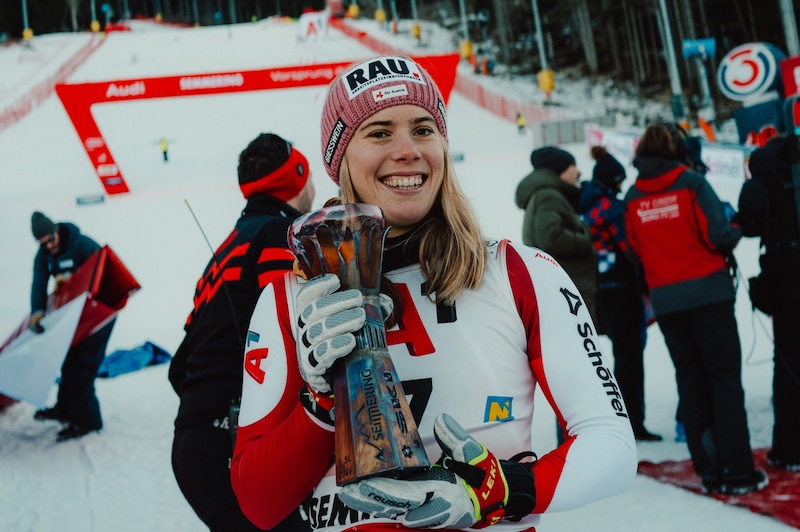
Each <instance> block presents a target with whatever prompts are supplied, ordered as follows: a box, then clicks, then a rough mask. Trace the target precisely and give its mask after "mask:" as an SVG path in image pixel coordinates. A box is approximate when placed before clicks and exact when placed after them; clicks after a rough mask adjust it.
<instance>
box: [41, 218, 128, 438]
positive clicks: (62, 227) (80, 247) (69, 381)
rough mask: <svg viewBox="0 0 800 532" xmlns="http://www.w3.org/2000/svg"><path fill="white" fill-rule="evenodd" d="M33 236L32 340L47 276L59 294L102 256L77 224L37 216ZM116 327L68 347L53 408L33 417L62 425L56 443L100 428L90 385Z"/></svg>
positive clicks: (44, 301)
mask: <svg viewBox="0 0 800 532" xmlns="http://www.w3.org/2000/svg"><path fill="white" fill-rule="evenodd" d="M31 230H32V232H33V236H34V238H36V240H38V241H39V250H38V251H37V252H36V257H35V258H34V259H33V283H32V285H31V317H30V320H29V321H28V328H29V329H30V330H31V331H33V332H34V333H36V334H42V333H43V332H45V331H44V327H42V325H41V323H40V322H41V321H42V318H44V315H45V311H46V310H47V285H48V282H49V281H50V276H51V275H52V276H53V277H55V289H54V291H55V292H57V291H58V289H59V288H60V286H61V284H62V283H63V282H64V281H66V280H67V279H69V278H70V277H71V276H72V274H73V273H74V272H75V271H76V270H78V268H80V267H81V266H83V264H84V263H85V262H86V261H87V260H88V259H89V257H91V256H92V255H93V254H94V253H95V252H97V251H98V250H100V245H99V244H98V243H97V242H95V241H94V240H92V239H91V238H89V237H88V236H86V235H84V234H82V233H81V230H80V229H79V228H78V226H76V225H75V224H71V223H68V222H60V223H57V224H56V223H53V221H52V220H50V218H48V217H47V216H45V215H44V214H42V213H41V212H34V213H33V216H31ZM114 323H116V318H113V319H111V321H109V322H108V323H106V324H105V325H103V326H102V327H100V328H99V329H98V330H97V331H95V332H94V333H92V334H91V335H90V336H89V337H88V338H86V339H84V340H83V341H81V342H80V343H78V344H77V345H74V346H72V347H70V349H69V351H68V352H67V356H66V358H65V359H64V363H63V364H62V366H61V382H60V383H59V385H58V397H57V399H56V404H55V406H53V407H50V408H44V409H42V410H37V411H36V413H35V414H34V416H33V417H34V419H37V420H40V421H46V420H55V421H60V422H61V423H65V424H66V426H65V427H64V428H63V429H61V431H59V433H58V435H57V436H56V441H58V442H63V441H66V440H71V439H74V438H80V437H82V436H85V435H87V434H89V433H90V432H95V431H99V430H100V429H102V428H103V417H102V415H101V414H100V402H99V401H98V400H97V394H96V393H95V389H94V380H95V378H96V377H97V369H98V368H99V367H100V364H101V363H102V362H103V358H105V356H106V346H107V345H108V339H109V338H110V337H111V331H112V329H113V328H114Z"/></svg>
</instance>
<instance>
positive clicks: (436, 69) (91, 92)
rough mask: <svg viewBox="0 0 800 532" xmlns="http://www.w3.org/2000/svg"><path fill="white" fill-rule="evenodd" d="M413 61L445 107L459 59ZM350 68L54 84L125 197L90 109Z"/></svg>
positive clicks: (300, 81)
mask: <svg viewBox="0 0 800 532" xmlns="http://www.w3.org/2000/svg"><path fill="white" fill-rule="evenodd" d="M414 60H415V61H417V62H419V63H420V64H421V65H422V66H423V67H425V69H426V70H428V71H429V72H430V74H431V76H433V78H434V79H435V80H436V83H437V84H438V85H439V89H440V90H441V91H442V96H443V97H444V99H445V103H447V100H448V99H449V97H450V92H451V91H452V89H453V85H454V83H455V75H456V72H455V71H456V66H457V65H458V55H457V54H447V55H438V56H426V57H414ZM352 63H353V62H352V61H347V62H339V63H326V64H318V65H303V66H289V67H278V68H267V69H263V70H241V71H230V72H216V73H208V74H187V75H182V76H168V77H161V78H140V79H125V80H115V81H101V82H94V83H78V84H58V85H56V93H57V94H58V97H59V98H60V99H61V103H62V104H63V105H64V109H65V111H66V112H67V115H68V116H69V118H70V120H72V125H73V126H74V127H75V131H76V132H77V134H78V137H80V139H81V143H82V144H83V147H84V149H85V150H86V155H88V157H89V160H90V161H91V163H92V166H93V167H94V169H95V172H96V173H97V177H98V178H99V179H100V182H101V183H102V184H103V187H104V188H105V190H106V192H107V193H108V194H120V193H124V192H128V191H129V190H130V189H129V188H128V185H127V183H125V179H124V178H123V176H122V172H121V170H120V168H119V166H117V164H116V162H115V161H114V157H113V155H112V154H111V151H110V150H109V148H108V146H107V145H106V142H105V140H104V139H103V135H102V133H101V132H100V129H99V128H98V127H97V123H96V122H95V120H94V117H93V116H92V112H91V107H92V105H94V104H96V103H107V102H116V101H130V100H143V99H148V98H165V97H174V96H200V95H207V94H222V93H231V92H245V91H258V90H270V89H287V88H295V87H311V86H319V85H327V84H328V83H330V82H331V81H332V80H333V79H334V78H335V77H336V76H337V75H338V74H339V73H340V72H342V71H343V70H344V69H345V68H346V67H347V66H349V65H350V64H352Z"/></svg>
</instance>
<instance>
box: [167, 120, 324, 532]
mask: <svg viewBox="0 0 800 532" xmlns="http://www.w3.org/2000/svg"><path fill="white" fill-rule="evenodd" d="M238 175H239V188H240V189H241V191H242V194H243V195H244V197H245V199H246V200H247V205H246V206H245V208H244V210H243V211H242V213H241V216H240V217H239V219H238V220H237V222H236V226H235V227H234V229H233V231H232V232H231V234H230V235H229V236H228V238H227V239H226V240H225V241H224V242H223V243H222V244H221V245H220V247H219V248H218V249H217V251H216V252H215V253H214V256H213V257H212V259H211V260H210V261H209V263H208V265H207V266H206V269H205V271H204V272H203V275H202V277H200V280H199V281H198V282H197V288H196V291H195V296H194V309H193V310H192V312H191V313H190V314H189V317H188V318H187V320H186V325H185V326H184V330H185V331H186V336H185V337H184V339H183V342H182V343H181V345H180V347H178V350H177V352H176V353H175V357H174V358H173V360H172V362H171V365H170V370H169V380H170V383H171V384H172V387H173V388H174V390H175V392H176V393H177V394H178V395H179V396H180V406H179V408H178V415H177V417H176V419H175V438H174V441H173V447H172V468H173V471H174V473H175V478H176V479H177V481H178V485H179V486H180V488H181V491H182V492H183V495H184V497H186V500H187V501H188V502H189V504H190V505H191V506H192V508H193V509H194V511H195V513H197V515H198V517H200V519H201V520H202V521H203V522H204V523H205V524H206V525H208V527H209V528H210V529H211V530H212V531H222V530H225V531H228V530H237V531H243V530H254V531H255V530H261V529H260V528H257V527H256V526H255V525H253V524H251V523H250V522H249V521H248V520H247V518H246V517H245V516H244V515H243V514H242V512H241V510H240V509H239V504H238V503H237V501H236V497H235V496H234V494H233V490H232V489H231V481H230V459H231V453H232V451H233V440H234V436H235V429H236V412H237V409H238V404H239V400H240V396H241V393H242V367H243V356H244V349H245V344H246V343H247V342H248V339H247V336H246V335H247V328H248V324H249V322H250V314H251V313H252V312H253V308H254V307H255V304H256V301H257V300H258V296H259V295H260V293H261V289H262V288H264V286H265V285H266V284H267V283H268V282H269V281H270V280H271V279H274V278H275V277H280V276H281V275H283V274H284V273H285V272H287V271H290V270H291V269H292V264H293V256H292V254H291V253H290V252H289V251H288V243H287V239H286V236H287V230H288V228H289V226H290V225H291V223H292V222H293V221H294V219H295V218H296V217H298V216H300V215H301V214H303V213H306V212H308V211H309V210H310V209H311V204H312V202H313V201H314V186H313V184H312V181H311V179H310V175H309V169H308V161H307V160H306V157H305V156H304V155H303V154H302V153H300V151H298V150H297V149H296V148H294V147H293V146H292V145H291V144H290V143H289V142H287V141H286V140H284V139H283V138H281V137H280V136H278V135H275V134H272V133H262V134H261V135H259V136H258V137H256V138H255V139H254V140H253V141H252V142H250V144H249V145H248V146H247V148H245V149H244V151H242V153H241V154H240V155H239V168H238ZM274 530H281V531H286V532H289V531H291V532H295V531H302V530H308V525H307V523H306V522H305V521H303V520H302V519H301V518H300V515H299V512H298V511H297V510H295V511H294V512H293V513H290V514H289V516H288V517H287V518H286V519H285V520H284V521H283V523H281V524H280V525H279V526H278V528H275V529H274Z"/></svg>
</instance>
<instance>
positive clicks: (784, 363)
mask: <svg viewBox="0 0 800 532" xmlns="http://www.w3.org/2000/svg"><path fill="white" fill-rule="evenodd" d="M798 324H800V307H798V306H797V303H794V302H791V303H790V302H781V304H780V305H778V308H776V309H775V312H774V314H773V316H772V328H773V332H774V336H775V368H774V370H773V376H772V403H773V408H774V410H775V425H774V426H773V429H772V450H771V451H770V456H771V457H772V458H776V459H780V460H782V461H783V462H785V463H787V464H800V348H798V344H797V335H796V334H795V333H796V332H797V327H798Z"/></svg>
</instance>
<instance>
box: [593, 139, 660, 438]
mask: <svg viewBox="0 0 800 532" xmlns="http://www.w3.org/2000/svg"><path fill="white" fill-rule="evenodd" d="M592 158H593V159H594V160H595V165H594V170H593V171H592V180H591V181H589V182H584V183H583V186H582V187H581V198H580V206H579V210H580V213H581V216H583V219H584V220H585V221H586V223H587V224H588V225H589V230H590V232H591V235H592V242H593V243H594V248H595V250H596V251H597V269H598V273H599V291H598V298H597V299H598V312H599V319H600V320H601V321H602V322H603V328H604V330H605V333H606V334H607V335H608V337H609V339H610V340H611V343H612V344H613V347H614V375H615V376H616V377H617V382H618V383H619V387H620V390H622V396H623V397H624V398H625V405H626V406H627V407H628V415H629V416H630V420H631V425H632V426H633V435H634V436H635V437H636V439H637V440H639V441H661V440H662V438H661V436H659V435H658V434H653V433H651V432H649V431H648V430H647V429H646V428H645V426H644V344H645V339H646V338H647V325H646V323H645V316H644V303H643V300H642V290H641V285H642V282H643V281H642V280H641V279H640V275H639V264H638V260H637V259H636V257H635V255H633V252H632V251H631V249H630V246H629V245H628V238H627V235H626V231H625V204H624V203H623V201H622V200H620V199H619V198H618V197H617V195H618V194H619V193H620V191H621V188H622V182H623V181H624V180H625V167H623V166H622V164H620V162H619V161H617V159H615V158H614V156H613V155H611V154H610V153H608V152H607V151H606V149H605V147H603V146H593V147H592ZM637 324H639V325H640V326H637Z"/></svg>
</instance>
